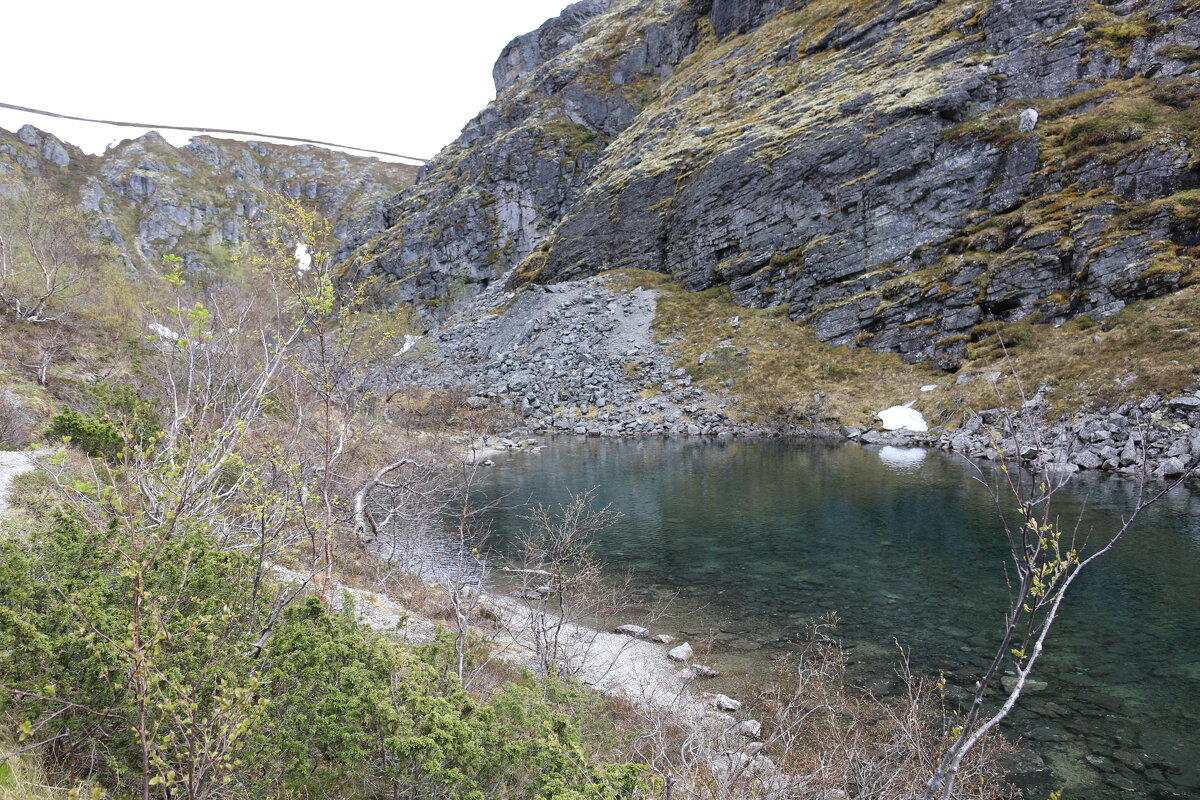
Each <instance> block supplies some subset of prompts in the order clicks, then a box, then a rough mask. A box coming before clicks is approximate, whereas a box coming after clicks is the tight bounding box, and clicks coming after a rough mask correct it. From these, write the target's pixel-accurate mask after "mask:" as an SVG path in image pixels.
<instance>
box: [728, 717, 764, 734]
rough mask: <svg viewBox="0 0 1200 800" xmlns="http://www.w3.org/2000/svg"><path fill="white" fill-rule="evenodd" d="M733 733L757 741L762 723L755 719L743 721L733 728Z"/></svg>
mask: <svg viewBox="0 0 1200 800" xmlns="http://www.w3.org/2000/svg"><path fill="white" fill-rule="evenodd" d="M733 732H734V733H736V734H737V735H738V736H745V737H746V738H747V739H757V738H758V737H759V735H760V734H762V723H761V722H759V721H758V720H756V719H744V720H742V721H741V722H739V723H738V724H737V725H734V726H733Z"/></svg>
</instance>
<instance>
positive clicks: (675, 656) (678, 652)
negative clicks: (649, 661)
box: [667, 642, 692, 662]
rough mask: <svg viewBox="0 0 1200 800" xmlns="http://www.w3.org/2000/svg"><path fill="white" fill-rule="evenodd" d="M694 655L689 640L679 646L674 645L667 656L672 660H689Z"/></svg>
mask: <svg viewBox="0 0 1200 800" xmlns="http://www.w3.org/2000/svg"><path fill="white" fill-rule="evenodd" d="M691 657H692V646H691V644H689V643H688V642H684V643H683V644H681V645H679V646H678V647H673V648H671V649H670V650H668V651H667V658H669V659H671V660H672V661H680V662H683V661H689V660H690V659H691Z"/></svg>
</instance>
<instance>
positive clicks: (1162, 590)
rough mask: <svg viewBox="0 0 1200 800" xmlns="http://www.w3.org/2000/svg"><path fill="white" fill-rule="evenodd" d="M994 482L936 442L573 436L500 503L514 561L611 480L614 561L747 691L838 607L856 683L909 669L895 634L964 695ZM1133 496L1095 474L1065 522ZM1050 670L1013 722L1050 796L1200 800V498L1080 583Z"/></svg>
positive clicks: (978, 622) (986, 646) (1109, 517)
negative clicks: (542, 521)
mask: <svg viewBox="0 0 1200 800" xmlns="http://www.w3.org/2000/svg"><path fill="white" fill-rule="evenodd" d="M976 477H978V473H977V472H976V471H975V470H974V469H973V468H972V467H971V466H969V465H968V464H967V463H966V462H964V461H962V460H960V459H956V458H953V457H949V456H945V455H943V454H940V453H937V452H928V453H925V452H924V451H897V450H894V449H888V448H884V449H880V448H864V447H858V446H852V445H840V444H839V445H828V444H795V443H788V444H781V443H770V442H754V443H746V442H728V443H726V442H702V441H660V440H651V441H631V440H597V439H588V440H582V439H560V440H554V441H552V442H551V444H550V446H548V447H547V448H545V449H544V450H543V451H542V452H541V453H538V454H524V453H516V454H512V455H508V456H502V457H500V458H498V459H497V466H496V468H495V469H493V470H489V471H488V472H487V474H486V476H485V480H484V486H483V488H482V494H483V495H484V496H486V497H489V498H490V497H501V496H504V497H506V498H507V499H506V504H507V508H505V509H502V510H499V511H497V512H495V514H494V516H493V520H492V521H493V524H494V525H495V528H496V531H497V533H496V537H495V539H494V540H493V547H494V548H495V549H496V551H497V555H498V557H499V558H503V557H504V555H505V553H506V552H507V551H508V550H509V548H510V547H511V543H512V537H513V535H514V533H515V532H516V531H517V530H519V528H520V525H521V524H522V523H521V520H520V515H521V514H522V513H523V512H522V510H521V505H522V504H523V503H526V502H549V503H557V502H561V501H563V500H565V499H566V498H567V497H569V495H570V494H571V493H573V492H577V491H580V490H583V489H587V488H591V487H598V488H597V496H598V500H599V501H600V502H603V503H611V504H612V505H613V507H614V508H615V509H616V510H618V511H620V512H621V513H622V515H623V517H622V519H621V521H620V523H619V524H618V525H617V526H616V527H615V528H613V529H611V530H608V531H606V532H605V533H603V534H602V535H600V536H598V537H597V538H596V539H595V541H594V542H593V546H594V549H595V552H596V553H597V554H599V555H600V556H601V557H602V558H603V560H604V562H605V563H606V565H608V567H609V568H610V569H611V570H613V571H614V573H616V572H629V573H631V574H632V576H633V577H634V579H635V583H636V584H637V585H638V587H639V591H640V592H641V593H642V594H643V596H644V599H645V601H646V602H647V603H652V602H655V601H657V600H660V599H662V598H667V597H671V596H674V597H675V598H676V599H675V600H674V601H673V603H672V606H671V613H670V614H669V615H668V617H667V618H666V619H664V620H661V621H660V622H659V623H658V624H656V626H655V628H656V630H662V631H666V632H671V633H676V634H682V635H684V636H686V637H689V638H690V639H692V640H693V642H696V641H697V640H699V639H700V638H701V637H707V638H708V639H709V640H711V641H712V647H713V650H712V654H711V656H710V657H708V660H709V661H710V662H711V663H713V664H714V665H715V666H718V667H719V668H724V671H725V673H726V674H725V677H724V678H722V679H721V680H724V681H726V685H727V686H730V687H733V686H736V685H737V681H738V680H740V679H745V678H750V679H754V678H756V677H761V676H764V675H765V674H766V670H767V668H768V665H769V663H770V660H771V659H772V658H774V657H776V656H778V655H779V654H781V653H783V652H786V651H787V650H788V649H789V647H791V646H792V642H794V641H795V640H796V639H797V638H798V637H800V636H802V635H803V628H804V625H805V623H806V622H807V621H809V620H811V619H813V618H814V617H817V616H820V615H822V614H825V613H827V612H836V613H837V614H838V615H839V616H840V617H841V619H842V624H841V627H840V633H841V635H842V637H843V638H844V640H845V642H846V643H847V644H848V645H850V646H851V648H852V649H851V652H852V658H853V661H854V665H853V668H852V670H853V671H852V676H851V677H852V678H853V679H855V680H861V681H866V680H869V679H871V678H881V677H882V678H887V677H889V676H891V675H893V674H894V664H895V661H896V658H895V654H896V649H895V648H896V645H895V643H894V641H893V639H895V640H898V641H899V642H900V643H901V644H902V645H904V646H905V647H907V648H909V649H910V650H911V653H912V658H913V662H914V665H915V666H916V667H917V668H918V669H921V670H928V671H930V672H933V671H936V670H938V669H942V670H945V671H946V672H947V674H948V675H949V677H950V680H951V682H952V684H958V685H959V686H961V687H963V688H964V690H965V687H969V686H971V685H972V684H973V683H974V680H975V679H976V678H977V677H978V675H979V671H980V669H981V667H982V666H983V665H984V663H986V660H987V658H988V656H989V655H990V652H991V649H992V648H993V647H994V642H995V641H996V639H997V636H998V634H999V620H1000V617H1001V614H1002V611H1003V609H1004V604H1005V598H1006V590H1005V583H1004V572H1003V570H1004V564H1005V559H1006V556H1007V548H1006V544H1005V540H1004V536H1003V532H1002V531H1001V529H1000V527H999V525H998V524H997V512H996V509H995V506H994V505H993V502H992V499H991V494H990V492H989V491H988V489H987V488H986V487H985V486H983V485H982V484H981V483H980V482H979V481H977V480H976ZM983 477H985V478H991V477H993V476H992V475H990V474H985V475H984V476H983ZM1135 490H1136V485H1135V484H1134V483H1133V482H1132V481H1129V480H1125V479H1117V478H1103V477H1093V476H1078V477H1076V478H1075V479H1074V480H1073V481H1072V482H1071V484H1070V486H1069V488H1068V490H1066V491H1064V493H1063V494H1062V495H1060V498H1061V500H1060V502H1059V505H1058V510H1059V514H1060V519H1061V520H1063V521H1064V522H1067V521H1069V522H1070V523H1071V524H1074V522H1075V521H1076V520H1079V530H1080V531H1087V530H1090V529H1093V530H1095V531H1096V534H1095V535H1096V536H1099V535H1100V534H1101V533H1103V532H1105V531H1109V530H1111V529H1112V526H1113V525H1114V524H1117V523H1118V519H1119V517H1120V516H1121V515H1122V514H1126V513H1128V512H1129V510H1130V509H1131V508H1132V507H1133V503H1134V493H1135ZM1040 667H1041V669H1040V675H1039V676H1038V677H1040V678H1041V679H1043V680H1046V681H1048V683H1049V688H1048V689H1047V690H1045V691H1043V692H1040V693H1037V694H1032V695H1027V696H1026V697H1025V698H1023V699H1022V701H1021V707H1020V709H1019V710H1018V711H1017V712H1016V713H1014V715H1013V716H1012V721H1011V724H1010V726H1009V733H1010V735H1024V734H1027V733H1029V732H1031V731H1032V732H1033V734H1034V736H1035V737H1037V738H1038V739H1041V741H1035V740H1033V739H1029V738H1026V739H1025V743H1026V744H1027V745H1028V746H1029V747H1031V748H1032V749H1034V750H1035V751H1036V752H1038V753H1039V754H1040V755H1041V756H1042V757H1043V758H1044V759H1045V761H1046V763H1047V765H1048V766H1049V767H1051V768H1052V769H1053V770H1054V773H1055V776H1054V778H1053V779H1049V778H1048V777H1047V776H1046V775H1045V774H1043V775H1041V776H1039V777H1037V778H1035V779H1031V781H1030V782H1029V787H1030V791H1029V795H1030V796H1043V797H1044V796H1045V795H1046V794H1047V793H1048V790H1049V789H1050V788H1058V787H1061V786H1066V787H1067V789H1068V792H1067V794H1066V795H1065V796H1067V797H1080V798H1084V797H1087V798H1093V797H1095V798H1105V797H1125V798H1132V797H1147V798H1150V797H1155V798H1170V797H1200V493H1197V492H1194V491H1189V490H1181V491H1176V492H1174V493H1173V494H1172V495H1171V496H1170V497H1168V498H1166V499H1165V500H1163V501H1162V502H1161V503H1160V504H1159V505H1157V506H1155V507H1153V508H1152V509H1150V511H1149V512H1147V513H1146V515H1145V516H1144V517H1143V518H1142V519H1141V520H1140V522H1139V524H1138V526H1137V529H1136V530H1135V531H1133V532H1132V533H1131V534H1130V535H1129V536H1128V538H1127V539H1125V540H1124V541H1123V542H1122V543H1121V545H1120V546H1119V547H1118V548H1117V550H1116V551H1115V552H1113V553H1112V554H1110V555H1109V556H1108V557H1106V558H1105V559H1104V560H1102V561H1100V562H1098V563H1097V564H1096V565H1095V566H1094V569H1093V570H1092V571H1091V573H1090V574H1085V575H1084V576H1083V577H1081V578H1080V580H1079V581H1078V582H1077V583H1076V585H1075V587H1074V588H1073V596H1071V597H1070V598H1069V600H1068V602H1067V603H1066V604H1065V610H1064V612H1063V614H1062V617H1061V619H1060V622H1059V625H1058V627H1057V629H1056V630H1055V632H1054V633H1052V634H1051V639H1050V641H1049V644H1048V653H1047V655H1046V656H1045V657H1044V658H1043V660H1042V661H1041V663H1040ZM1047 738H1050V739H1052V740H1053V741H1044V740H1045V739H1047ZM1089 756H1090V758H1091V761H1089V759H1088V757H1089ZM1106 781H1107V782H1106ZM1126 782H1128V783H1126ZM1112 783H1124V785H1126V786H1128V785H1129V783H1131V784H1132V785H1133V786H1134V789H1133V790H1125V791H1122V790H1119V789H1117V788H1115V787H1114V786H1113V785H1112Z"/></svg>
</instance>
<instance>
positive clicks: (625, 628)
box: [613, 625, 650, 639]
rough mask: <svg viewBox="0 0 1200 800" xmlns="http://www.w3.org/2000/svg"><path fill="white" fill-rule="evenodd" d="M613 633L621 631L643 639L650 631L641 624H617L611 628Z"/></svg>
mask: <svg viewBox="0 0 1200 800" xmlns="http://www.w3.org/2000/svg"><path fill="white" fill-rule="evenodd" d="M613 633H623V634H625V635H626V636H632V637H633V638H635V639H645V638H646V636H647V635H649V633H650V631H649V630H648V629H646V628H643V627H642V626H641V625H618V626H617V627H616V628H613Z"/></svg>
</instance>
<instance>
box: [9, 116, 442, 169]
mask: <svg viewBox="0 0 1200 800" xmlns="http://www.w3.org/2000/svg"><path fill="white" fill-rule="evenodd" d="M0 108H7V109H9V110H11V111H24V112H25V113H27V114H40V115H41V116H43V117H54V118H56V119H69V120H74V121H76V122H98V123H100V124H101V125H117V126H119V127H122V128H165V129H167V130H171V131H189V132H191V133H224V134H231V135H234V136H253V137H255V138H257V139H279V140H281V141H285V142H300V143H302V144H318V145H321V146H322V147H337V148H339V149H342V150H356V151H358V152H360V153H373V154H375V155H377V156H392V157H393V158H403V159H406V160H408V161H419V162H421V163H422V164H424V163H426V162H428V161H429V159H427V158H417V157H416V156H406V155H403V154H401V153H389V152H388V151H387V150H371V149H370V148H367V147H351V146H350V145H348V144H337V143H335V142H322V141H320V140H319V139H302V138H300V137H298V136H276V135H275V134H273V133H255V132H254V131H235V130H230V129H228V128H195V127H188V126H186V125H151V124H150V123H148V122H119V121H117V120H113V119H91V118H90V117H75V116H72V115H70V114H58V113H56V112H54V111H41V110H39V109H36V108H26V107H25V106H15V105H13V104H11V103H3V102H0Z"/></svg>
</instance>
